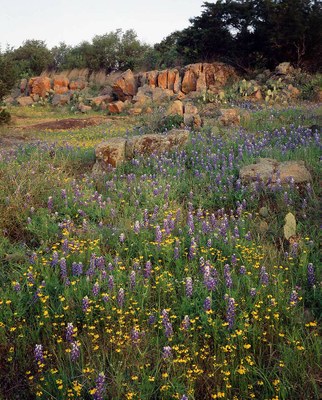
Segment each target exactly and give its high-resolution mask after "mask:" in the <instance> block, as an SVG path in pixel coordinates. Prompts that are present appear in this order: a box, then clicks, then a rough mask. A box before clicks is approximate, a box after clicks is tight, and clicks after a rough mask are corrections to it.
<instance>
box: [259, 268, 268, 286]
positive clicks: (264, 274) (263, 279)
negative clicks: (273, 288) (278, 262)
mask: <svg viewBox="0 0 322 400" xmlns="http://www.w3.org/2000/svg"><path fill="white" fill-rule="evenodd" d="M259 276H260V283H261V284H262V285H263V286H267V285H268V280H269V277H268V273H267V272H266V268H265V267H264V266H262V267H261V270H260V275H259Z"/></svg>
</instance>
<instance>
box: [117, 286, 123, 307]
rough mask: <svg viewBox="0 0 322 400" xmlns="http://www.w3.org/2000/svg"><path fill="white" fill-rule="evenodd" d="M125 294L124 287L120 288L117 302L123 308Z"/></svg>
mask: <svg viewBox="0 0 322 400" xmlns="http://www.w3.org/2000/svg"><path fill="white" fill-rule="evenodd" d="M124 295H125V292H124V289H123V288H120V290H119V291H118V294H117V304H118V306H119V307H120V308H122V307H123V305H124Z"/></svg>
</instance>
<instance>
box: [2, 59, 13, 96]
mask: <svg viewBox="0 0 322 400" xmlns="http://www.w3.org/2000/svg"><path fill="white" fill-rule="evenodd" d="M15 82H16V74H15V69H14V66H13V63H12V62H11V61H10V60H9V59H8V57H7V55H6V54H1V53H0V102H1V101H2V99H3V97H4V96H5V95H6V94H8V93H9V92H10V90H11V89H12V88H13V86H14V84H15Z"/></svg>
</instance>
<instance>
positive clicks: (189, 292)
mask: <svg viewBox="0 0 322 400" xmlns="http://www.w3.org/2000/svg"><path fill="white" fill-rule="evenodd" d="M192 292H193V284H192V278H191V277H190V276H189V277H188V278H187V279H186V296H187V297H191V296H192Z"/></svg>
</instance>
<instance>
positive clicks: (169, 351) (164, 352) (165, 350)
mask: <svg viewBox="0 0 322 400" xmlns="http://www.w3.org/2000/svg"><path fill="white" fill-rule="evenodd" d="M171 357H172V348H171V347H170V346H164V347H163V350H162V358H163V359H164V360H167V359H169V358H171Z"/></svg>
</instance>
